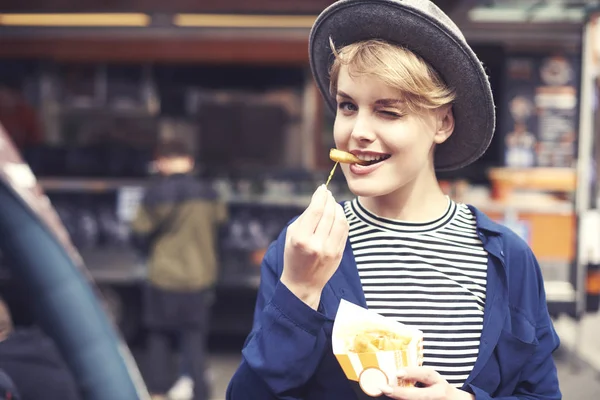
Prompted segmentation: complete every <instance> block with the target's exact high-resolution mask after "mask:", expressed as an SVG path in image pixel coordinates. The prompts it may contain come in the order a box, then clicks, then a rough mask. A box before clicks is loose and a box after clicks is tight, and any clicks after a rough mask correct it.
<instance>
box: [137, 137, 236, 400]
mask: <svg viewBox="0 0 600 400" xmlns="http://www.w3.org/2000/svg"><path fill="white" fill-rule="evenodd" d="M156 166H157V169H158V171H159V173H160V177H159V178H158V181H157V182H155V183H154V184H153V185H151V187H150V188H149V189H148V191H147V193H146V195H145V196H144V199H143V201H142V204H141V206H140V207H139V209H138V212H137V215H136V217H135V218H134V220H133V222H132V233H133V235H134V237H137V238H138V239H137V243H144V245H143V246H140V249H144V251H145V252H146V256H147V263H148V282H147V285H146V286H145V290H144V298H143V307H144V311H143V313H144V315H143V320H144V323H145V325H146V328H147V330H148V361H149V366H148V379H147V380H148V382H147V384H148V389H149V390H150V393H151V394H152V396H153V398H154V399H163V398H166V393H167V391H168V390H169V387H170V385H171V383H172V382H170V379H169V377H170V375H171V374H169V372H170V371H168V369H167V368H168V365H169V356H170V351H169V350H170V338H171V337H172V336H173V335H176V336H177V337H179V338H180V339H181V342H182V348H183V353H184V357H185V359H184V363H185V364H187V365H188V369H189V374H190V377H191V379H192V381H193V383H194V397H193V398H194V399H195V400H207V399H208V398H209V392H210V390H209V387H208V386H209V385H208V382H207V380H206V379H205V372H206V365H207V349H206V346H207V344H206V342H207V334H208V324H209V311H210V308H211V304H212V302H213V298H214V287H215V284H216V280H217V265H218V262H217V253H216V245H217V243H216V241H217V233H218V229H219V226H220V225H221V224H222V223H224V222H225V221H226V219H227V208H226V206H225V204H224V203H222V202H221V201H219V199H218V194H217V192H216V191H215V190H214V189H213V188H212V186H211V185H210V184H208V183H205V182H202V181H200V180H198V179H197V178H196V177H194V175H193V172H194V158H193V155H192V154H191V153H190V150H189V146H187V145H186V143H184V142H182V141H178V140H171V141H167V142H164V143H161V144H160V145H159V147H158V149H157V152H156Z"/></svg>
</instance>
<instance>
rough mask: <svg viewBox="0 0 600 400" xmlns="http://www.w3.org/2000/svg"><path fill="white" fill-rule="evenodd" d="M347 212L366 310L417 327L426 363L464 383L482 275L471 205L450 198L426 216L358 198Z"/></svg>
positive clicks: (472, 353)
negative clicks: (404, 217) (384, 209)
mask: <svg viewBox="0 0 600 400" xmlns="http://www.w3.org/2000/svg"><path fill="white" fill-rule="evenodd" d="M345 211H346V217H347V218H348V221H349V223H350V242H351V244H352V249H353V252H354V256H355V258H356V263H357V266H358V272H359V275H360V279H361V282H362V286H363V289H364V292H365V297H366V300H367V306H368V307H369V309H370V310H372V311H375V312H377V313H379V314H381V315H384V316H386V317H390V318H394V319H396V320H397V321H399V322H401V323H404V324H407V325H413V326H415V327H417V328H419V329H421V330H422V331H423V333H424V351H425V358H424V365H427V366H431V367H433V368H435V369H436V370H437V371H438V372H439V373H440V374H441V375H442V376H444V378H446V379H447V380H448V382H450V384H453V385H455V386H458V387H460V386H462V384H463V383H464V381H465V380H466V379H467V377H468V375H469V373H470V372H471V369H472V368H473V365H474V364H475V360H476V359H477V355H478V348H479V339H480V336H481V329H482V323H483V308H484V304H485V285H486V277H487V252H486V251H485V250H484V249H483V245H482V244H481V241H480V240H479V238H478V236H477V232H476V226H475V217H474V216H473V215H472V213H471V211H470V210H469V208H468V207H467V206H466V205H464V204H457V203H455V202H453V201H449V205H448V209H447V210H446V212H445V213H444V215H443V216H441V217H440V218H438V219H436V220H435V221H431V222H426V223H408V222H400V221H394V220H389V219H385V218H381V217H378V216H376V215H373V214H372V213H370V212H369V211H367V210H366V209H365V208H364V207H363V206H362V205H361V204H360V202H359V201H358V200H357V199H355V200H353V201H351V202H346V204H345Z"/></svg>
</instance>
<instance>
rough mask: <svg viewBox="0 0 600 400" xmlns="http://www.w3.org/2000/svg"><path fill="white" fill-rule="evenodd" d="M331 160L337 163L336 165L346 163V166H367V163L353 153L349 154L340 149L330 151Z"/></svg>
mask: <svg viewBox="0 0 600 400" xmlns="http://www.w3.org/2000/svg"><path fill="white" fill-rule="evenodd" d="M329 158H330V159H331V161H335V162H336V163H338V162H340V163H344V164H360V165H366V164H367V162H366V161H363V160H361V159H360V158H358V157H356V156H355V155H354V154H352V153H348V152H345V151H342V150H338V149H331V150H329Z"/></svg>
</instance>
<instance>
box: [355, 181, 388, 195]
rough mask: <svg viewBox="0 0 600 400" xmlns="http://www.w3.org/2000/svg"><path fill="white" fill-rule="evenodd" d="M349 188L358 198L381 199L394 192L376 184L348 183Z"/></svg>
mask: <svg viewBox="0 0 600 400" xmlns="http://www.w3.org/2000/svg"><path fill="white" fill-rule="evenodd" d="M348 188H349V189H350V191H351V192H352V193H354V195H355V196H358V197H379V196H385V195H386V194H389V193H390V192H391V191H392V190H390V189H388V188H386V187H384V186H382V185H377V184H374V183H373V182H356V181H354V182H348Z"/></svg>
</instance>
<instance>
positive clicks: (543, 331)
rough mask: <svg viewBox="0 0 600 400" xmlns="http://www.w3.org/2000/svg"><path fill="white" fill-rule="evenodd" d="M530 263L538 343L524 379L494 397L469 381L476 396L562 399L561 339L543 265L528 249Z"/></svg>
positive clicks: (495, 399)
mask: <svg viewBox="0 0 600 400" xmlns="http://www.w3.org/2000/svg"><path fill="white" fill-rule="evenodd" d="M526 257H527V263H530V265H533V266H535V271H536V278H537V282H536V284H537V285H538V287H539V293H538V296H539V302H538V305H539V306H538V310H539V311H538V313H537V320H536V337H537V340H538V345H537V348H536V350H535V352H534V353H533V355H532V357H531V359H530V360H529V361H528V362H527V363H526V364H525V367H524V368H523V371H522V372H521V379H520V381H519V383H518V385H517V387H516V389H515V391H514V393H513V395H512V396H506V397H492V396H490V395H489V394H488V393H486V392H484V391H483V390H481V389H479V388H477V387H475V386H473V385H469V386H470V387H469V388H470V389H471V392H472V393H473V394H474V395H475V399H476V400H492V399H493V400H560V399H562V395H561V392H560V388H559V384H558V375H557V370H556V365H555V363H554V359H553V357H552V353H553V352H554V351H555V350H556V349H557V348H558V346H559V344H560V340H559V338H558V335H557V334H556V332H555V330H554V326H553V324H552V320H551V318H550V314H549V313H548V305H547V303H546V293H545V290H544V282H543V278H542V273H541V270H540V266H539V264H538V262H537V260H536V259H535V256H534V255H533V253H532V252H531V250H529V249H528V252H527V255H526Z"/></svg>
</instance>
